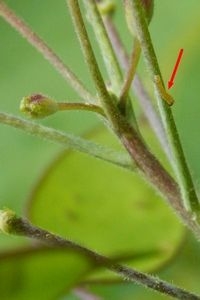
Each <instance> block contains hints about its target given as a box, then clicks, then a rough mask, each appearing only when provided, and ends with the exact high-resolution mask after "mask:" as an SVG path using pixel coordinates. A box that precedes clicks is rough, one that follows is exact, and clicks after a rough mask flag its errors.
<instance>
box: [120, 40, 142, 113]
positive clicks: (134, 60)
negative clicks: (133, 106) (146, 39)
mask: <svg viewBox="0 0 200 300" xmlns="http://www.w3.org/2000/svg"><path fill="white" fill-rule="evenodd" d="M140 52H141V48H140V43H139V41H138V40H137V39H135V42H134V47H133V50H132V53H131V57H130V63H129V68H128V70H127V73H126V75H125V80H124V83H123V86H122V90H121V94H120V99H119V105H120V107H125V106H126V101H127V96H128V93H129V90H130V87H131V84H132V81H133V79H134V76H135V72H136V68H137V65H138V61H139V58H140Z"/></svg>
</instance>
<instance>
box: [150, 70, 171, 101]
mask: <svg viewBox="0 0 200 300" xmlns="http://www.w3.org/2000/svg"><path fill="white" fill-rule="evenodd" d="M154 82H155V84H156V86H157V88H158V90H159V93H160V96H161V98H162V99H163V100H165V101H166V102H167V104H169V105H170V106H171V105H172V104H173V103H174V99H173V97H172V96H171V95H170V94H168V93H167V92H166V90H165V88H164V86H163V84H162V81H161V78H160V75H155V76H154Z"/></svg>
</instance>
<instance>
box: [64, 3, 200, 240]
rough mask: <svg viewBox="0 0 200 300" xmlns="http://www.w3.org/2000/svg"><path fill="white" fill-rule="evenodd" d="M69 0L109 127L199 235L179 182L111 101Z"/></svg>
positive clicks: (75, 8)
mask: <svg viewBox="0 0 200 300" xmlns="http://www.w3.org/2000/svg"><path fill="white" fill-rule="evenodd" d="M67 3H68V6H69V9H70V13H71V15H72V19H73V22H74V25H75V28H76V32H77V35H78V37H79V40H80V43H81V47H82V50H83V53H84V56H85V59H86V62H87V64H88V67H89V70H90V72H91V75H92V78H93V80H94V83H95V86H96V89H97V92H98V95H99V99H100V101H101V103H102V107H103V108H104V111H105V114H106V117H107V118H108V121H109V122H110V126H111V127H112V128H113V130H114V132H115V134H116V135H117V136H118V137H119V139H120V140H121V142H122V144H123V145H124V147H125V148H126V149H127V151H128V153H129V154H130V156H131V157H132V159H133V160H134V162H135V163H136V165H137V166H138V167H139V169H140V171H141V173H142V174H143V175H145V178H146V179H147V182H150V183H152V184H153V186H154V187H156V188H157V189H158V190H159V191H160V192H161V193H162V195H163V196H164V197H165V198H166V199H167V200H168V202H169V204H170V205H171V207H173V208H174V210H175V211H176V212H177V213H178V214H179V216H180V217H181V218H182V220H183V221H184V223H185V224H187V226H188V227H189V228H190V229H191V230H192V231H193V232H194V233H195V234H196V235H197V236H198V237H200V228H199V226H198V224H196V220H193V219H192V218H191V215H190V213H188V212H187V211H185V210H184V207H183V205H182V203H181V197H180V194H179V191H178V187H177V184H176V182H174V180H173V178H172V177H171V176H170V175H169V174H168V173H167V171H166V170H165V169H164V168H163V166H162V165H161V164H160V163H159V161H158V160H157V159H156V158H155V157H154V156H153V155H152V153H151V152H150V151H149V150H148V149H147V147H146V145H145V144H144V143H143V141H142V140H141V138H140V137H139V135H138V133H137V131H136V130H135V128H133V127H132V126H131V125H130V124H129V123H128V121H127V120H126V119H125V118H124V116H123V115H122V114H121V113H120V111H119V109H118V108H117V106H116V105H115V103H114V102H113V101H112V98H110V96H109V95H108V92H107V90H106V87H105V84H104V81H103V78H102V76H101V73H100V71H99V68H98V65H97V62H96V59H95V56H94V53H93V50H92V47H91V44H90V41H89V38H88V35H87V32H86V29H85V25H84V22H83V19H82V15H81V11H80V8H79V3H78V1H77V0H68V1H67Z"/></svg>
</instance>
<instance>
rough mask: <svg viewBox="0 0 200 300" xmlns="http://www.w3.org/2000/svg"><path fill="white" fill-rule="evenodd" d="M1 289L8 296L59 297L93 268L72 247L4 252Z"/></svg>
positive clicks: (0, 262)
mask: <svg viewBox="0 0 200 300" xmlns="http://www.w3.org/2000/svg"><path fill="white" fill-rule="evenodd" d="M0 265H1V268H0V283H1V284H0V292H1V299H4V300H12V299H15V300H27V299H29V300H35V299H38V300H40V299H41V300H49V299H57V297H58V295H60V292H61V291H63V290H64V291H67V290H69V289H70V288H72V287H73V286H74V285H75V284H77V282H78V281H79V280H80V278H81V277H82V276H83V274H85V272H86V271H88V269H90V267H91V266H90V263H89V262H87V260H86V259H85V258H83V257H81V256H80V255H78V254H76V253H72V252H71V251H67V250H66V249H65V250H61V249H56V248H46V247H37V248H36V247H29V248H19V249H16V250H13V251H10V252H5V253H1V254H0Z"/></svg>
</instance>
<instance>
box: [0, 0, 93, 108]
mask: <svg viewBox="0 0 200 300" xmlns="http://www.w3.org/2000/svg"><path fill="white" fill-rule="evenodd" d="M0 16H2V17H3V18H4V19H5V21H6V22H8V23H9V24H10V25H11V26H12V27H14V29H16V30H17V31H18V32H19V33H20V34H21V35H22V36H23V37H24V38H26V40H27V41H28V42H29V43H30V44H31V45H32V46H33V47H35V48H36V49H37V50H38V51H39V52H40V53H42V55H43V57H44V58H45V59H47V60H48V61H49V62H50V64H52V66H53V67H54V68H55V69H56V70H57V71H58V72H59V73H60V74H61V75H62V77H63V78H64V79H65V80H66V81H67V82H68V83H69V84H70V85H71V86H72V87H73V89H74V90H75V91H76V92H77V93H78V94H79V95H80V96H81V98H83V99H85V100H86V101H89V102H96V103H98V100H97V99H96V101H95V96H93V95H92V94H90V92H89V91H88V90H87V89H86V88H85V87H84V85H83V83H82V82H81V81H80V80H79V79H78V78H77V77H76V76H75V75H74V73H73V72H72V71H71V70H70V69H69V67H68V66H66V65H65V64H64V63H63V61H62V60H61V59H60V58H59V57H58V56H57V55H56V54H55V53H54V52H53V50H52V49H51V48H50V47H49V46H48V45H47V44H46V43H45V42H44V41H43V40H42V39H41V38H40V37H39V36H38V35H37V34H36V33H35V32H33V30H32V29H31V28H30V27H29V26H28V25H27V24H26V23H25V22H24V21H22V19H20V18H19V17H18V16H17V15H16V14H15V13H14V12H13V11H12V10H11V9H10V8H9V7H8V6H7V5H6V4H5V3H4V2H3V1H0Z"/></svg>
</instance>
